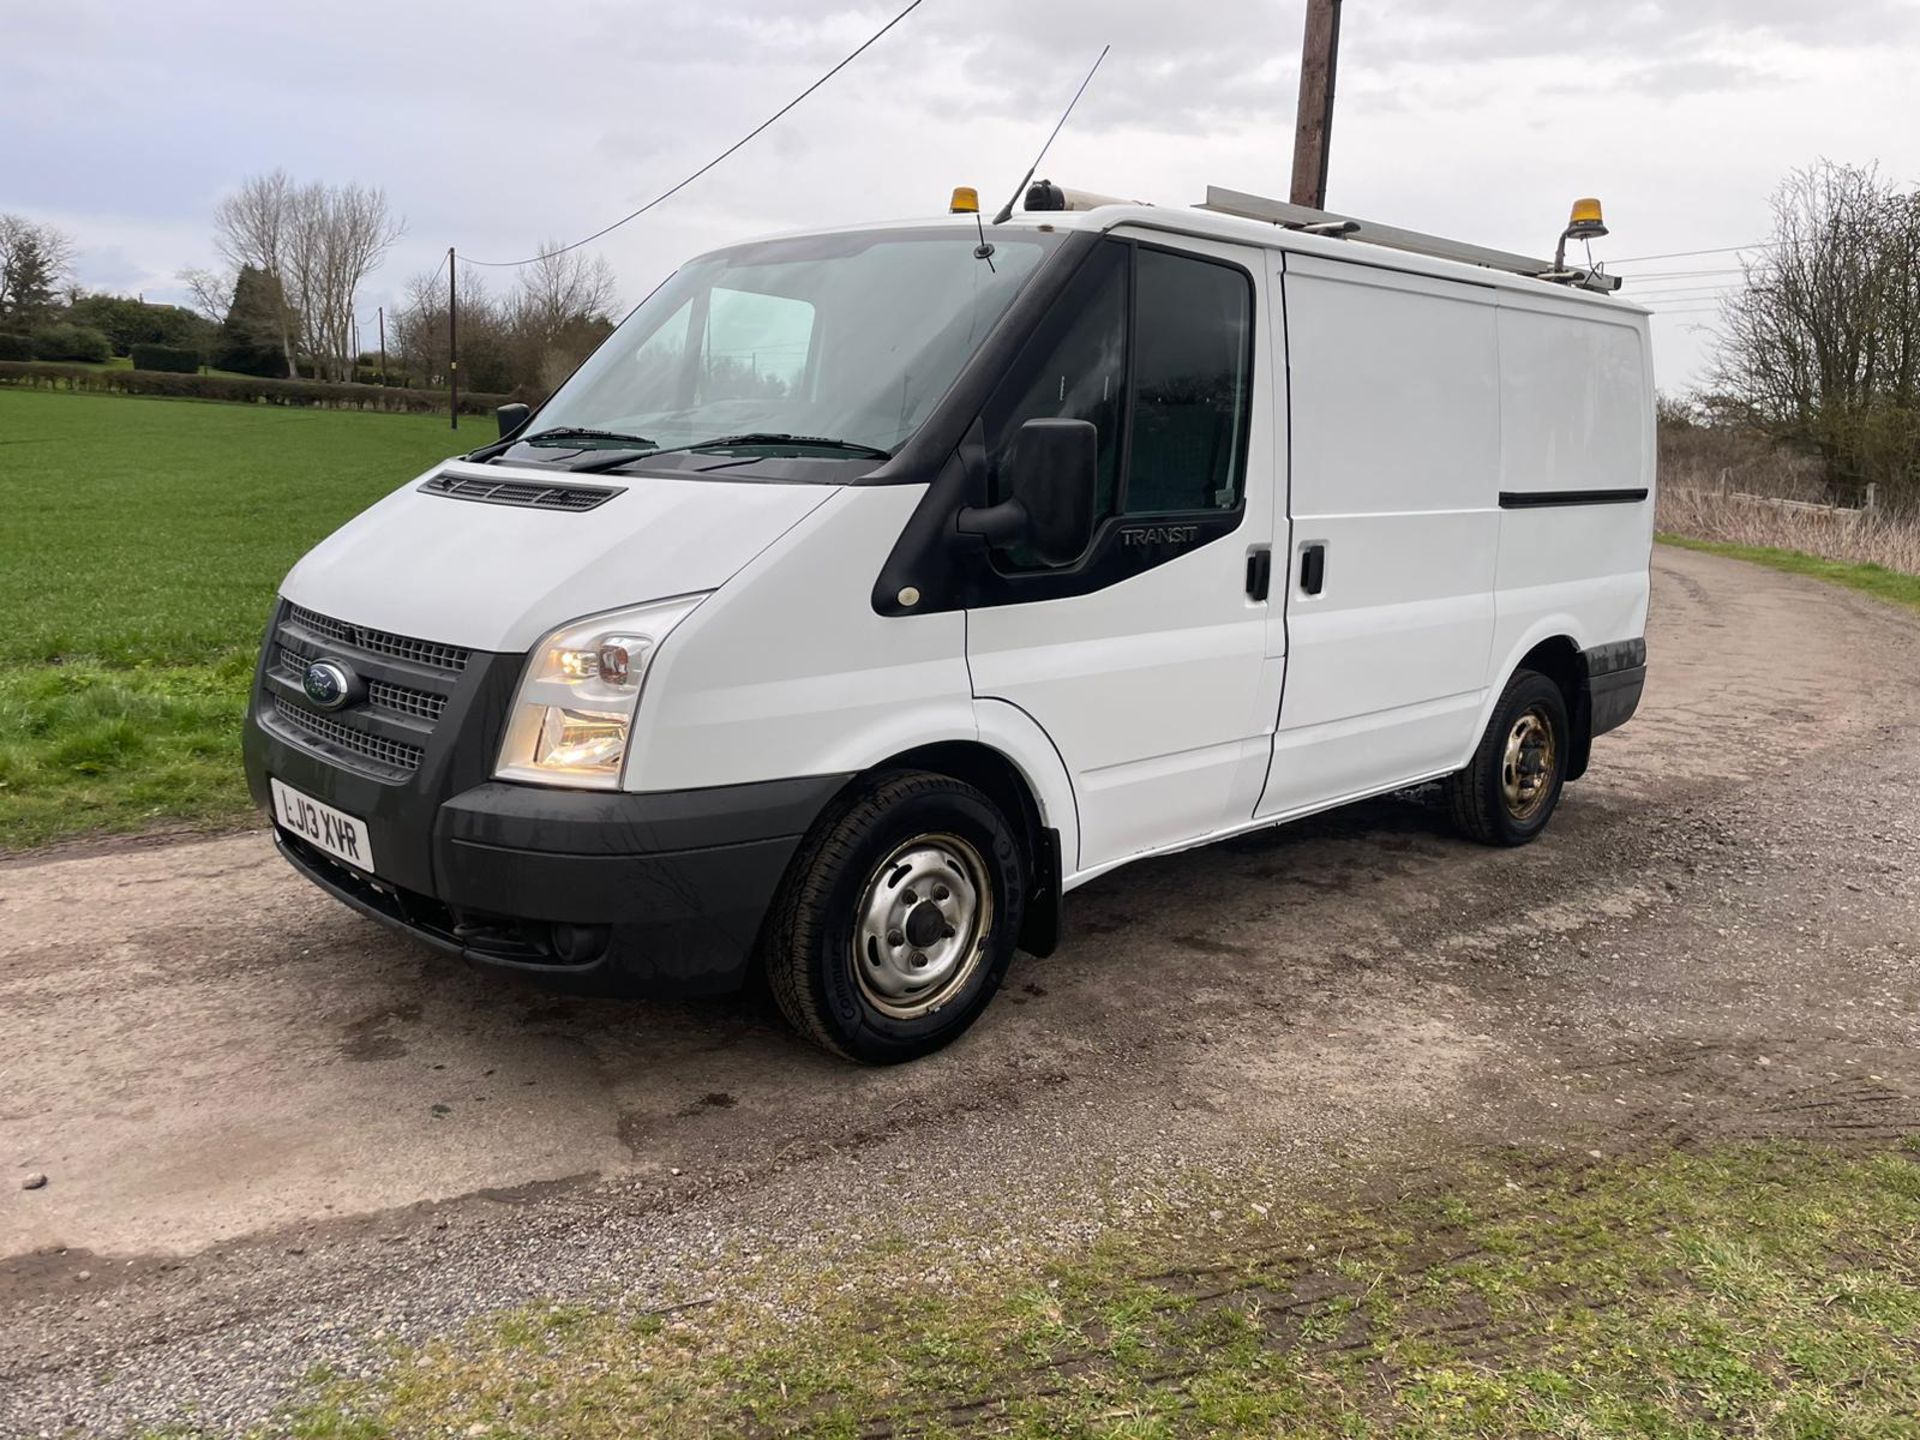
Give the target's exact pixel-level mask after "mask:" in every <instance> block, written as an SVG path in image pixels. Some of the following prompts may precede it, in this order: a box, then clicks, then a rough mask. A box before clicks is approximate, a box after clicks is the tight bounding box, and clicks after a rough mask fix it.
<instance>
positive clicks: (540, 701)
mask: <svg viewBox="0 0 1920 1440" xmlns="http://www.w3.org/2000/svg"><path fill="white" fill-rule="evenodd" d="M706 598H707V597H706V596H705V595H683V596H682V597H680V598H679V599H678V600H662V601H660V602H659V603H658V604H654V605H640V606H636V607H635V608H633V609H631V610H613V611H609V612H608V613H607V614H604V615H589V616H587V617H586V618H585V619H583V620H575V621H574V622H573V623H572V624H570V625H566V626H563V627H562V628H560V629H558V630H556V631H554V632H553V633H552V634H551V635H549V636H547V637H546V638H545V639H544V640H542V641H541V642H540V643H539V645H537V646H536V647H535V648H534V651H533V654H532V655H531V656H530V657H528V660H527V673H526V674H525V675H524V676H523V677H521V680H520V689H519V692H518V693H517V694H516V695H515V696H514V697H513V711H512V713H511V715H510V716H509V717H508V720H507V738H506V740H505V741H504V742H503V743H502V744H501V746H500V760H499V763H498V764H497V765H495V766H494V770H493V773H494V775H495V776H497V777H498V778H499V779H502V780H533V781H537V782H539V783H540V784H544V785H569V786H579V787H584V788H587V789H594V790H616V789H618V788H619V786H620V771H621V768H622V767H623V766H624V765H625V764H626V759H627V737H628V735H629V734H630V733H631V731H632V728H633V712H634V710H635V708H636V707H637V706H638V705H639V703H640V687H641V684H642V682H644V681H645V680H646V678H647V667H648V665H650V664H651V663H652V661H653V657H654V654H655V652H657V651H658V650H659V648H660V644H661V642H662V641H664V640H665V639H666V638H667V636H668V635H669V634H671V633H672V631H673V627H674V626H676V625H678V624H679V623H680V622H681V621H682V620H684V619H686V618H687V616H689V615H691V614H692V613H693V611H694V608H695V607H696V606H698V605H699V603H700V602H701V601H702V600H704V599H706Z"/></svg>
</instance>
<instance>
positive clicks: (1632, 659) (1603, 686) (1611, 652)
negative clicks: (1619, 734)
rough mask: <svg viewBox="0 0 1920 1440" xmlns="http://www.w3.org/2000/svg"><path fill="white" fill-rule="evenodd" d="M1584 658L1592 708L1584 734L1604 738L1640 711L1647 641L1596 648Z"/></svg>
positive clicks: (1628, 641) (1644, 683) (1627, 641)
mask: <svg viewBox="0 0 1920 1440" xmlns="http://www.w3.org/2000/svg"><path fill="white" fill-rule="evenodd" d="M1586 655H1587V694H1588V696H1589V697H1590V700H1589V703H1590V704H1591V705H1592V707H1593V709H1592V720H1593V723H1592V725H1591V727H1590V729H1589V731H1588V733H1589V735H1604V734H1606V733H1607V731H1609V730H1618V729H1619V728H1620V727H1621V726H1622V725H1624V724H1626V723H1627V721H1629V720H1631V719H1632V718H1633V712H1634V711H1636V710H1638V709H1639V708H1640V695H1641V692H1642V691H1644V690H1645V689H1646V686H1647V642H1646V641H1645V640H1623V641H1621V642H1619V643H1618V644H1615V645H1599V646H1595V647H1594V648H1593V649H1591V650H1589V651H1587V652H1586Z"/></svg>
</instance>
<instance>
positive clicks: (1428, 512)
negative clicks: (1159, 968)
mask: <svg viewBox="0 0 1920 1440" xmlns="http://www.w3.org/2000/svg"><path fill="white" fill-rule="evenodd" d="M1054 193H1055V194H1056V195H1058V193H1059V192H1057V191H1055V192H1054ZM1042 203H1045V202H1044V199H1043V201H1042ZM1234 208H1236V207H1234V206H1231V205H1226V204H1221V205H1216V206H1214V207H1212V208H1207V207H1202V208H1195V209H1170V208H1159V207H1153V206H1144V205H1131V204H1127V205H1122V204H1114V205H1105V204H1099V205H1095V206H1094V208H1090V209H1077V210H1076V209H1043V210H1037V211H1029V212H1027V213H1023V214H1019V215H1015V216H1014V217H1013V218H1011V219H1010V220H1008V221H1007V222H1006V223H1003V224H999V225H995V226H992V227H984V226H982V225H980V223H979V221H978V219H977V217H975V216H972V215H950V216H943V217H940V218H937V219H933V220H925V221H914V222H906V223H898V224H883V225H874V226H867V227H861V228H854V229H843V230H834V231H831V232H827V233H811V234H801V235H793V236H788V237H784V238H779V239H772V240H763V241H756V242H753V243H749V244H742V245H738V246H733V247H730V248H727V249H723V250H718V251H715V252H714V253H712V254H708V255H704V256H701V257H700V258H698V259H696V260H693V261H691V262H689V263H688V264H687V265H686V266H685V267H684V268H682V269H681V270H680V271H678V272H677V273H676V274H675V275H674V276H673V277H672V278H671V279H669V280H667V281H666V282H665V283H664V284H662V285H661V286H660V287H659V289H657V290H656V291H655V292H654V293H653V294H652V295H650V296H649V297H648V298H647V300H646V301H645V302H644V303H643V304H642V305H640V307H639V308H638V309H637V310H635V311H634V312H633V314H632V315H631V316H630V317H628V319H627V320H626V321H625V322H624V323H623V324H621V325H620V327H619V328H618V329H617V330H616V331H615V332H614V334H613V335H612V336H611V337H610V338H609V339H608V340H607V341H606V342H605V344H603V345H602V346H601V347H600V349H599V350H598V351H597V352H596V353H595V354H594V355H593V356H592V357H591V358H590V359H589V360H588V361H587V362H586V363H585V364H584V365H583V366H582V367H581V368H580V370H579V371H578V372H577V373H576V374H575V375H574V376H573V377H572V378H571V379H570V380H569V381H568V382H567V383H566V384H565V385H563V386H562V387H561V388H560V390H559V391H558V392H557V393H556V394H554V396H553V397H552V398H551V399H550V400H548V401H547V402H546V403H545V404H544V405H542V406H540V407H539V408H538V410H537V411H535V412H534V413H533V414H531V415H530V416H525V415H519V414H513V415H509V416H507V417H505V418H504V420H503V423H504V424H507V425H510V426H512V427H513V429H512V433H511V434H510V435H508V436H506V437H505V438H503V439H502V440H501V441H500V442H498V443H495V444H490V445H488V446H486V447H485V448H483V449H480V450H476V451H474V452H473V453H471V454H469V455H466V456H465V457H463V458H459V459H454V460H450V461H448V462H446V463H444V464H440V465H436V466H434V467H432V469H431V470H430V471H429V472H428V473H426V474H425V475H422V476H419V477H417V478H414V479H410V480H407V481H406V482H405V483H403V484H401V485H400V486H399V488H398V489H396V490H395V491H394V492H393V493H392V494H391V495H389V496H388V497H387V498H386V499H384V500H382V501H380V502H379V503H378V504H376V505H374V506H373V507H372V508H371V509H369V510H367V511H366V512H365V513H364V514H362V515H360V516H359V517H358V518H356V519H354V520H353V521H351V522H350V523H348V524H347V525H346V526H344V527H343V528H341V529H340V530H339V531H337V532H336V533H335V534H333V535H332V536H331V537H329V538H328V539H327V540H325V541H324V542H323V543H321V544H320V545H319V546H317V547H316V548H315V549H314V550H312V551H311V552H310V553H309V554H308V555H306V557H305V558H303V559H302V560H301V561H300V562H299V564H298V565H297V566H295V568H294V569H293V571H292V572H291V573H290V574H289V575H288V576H287V577H286V580H285V582H284V584H283V586H282V588H281V593H280V598H279V602H278V605H277V608H276V610H275V613H274V615H273V617H272V621H271V624H270V627H269V630H268V633H267V637H266V641H265V645H264V648H263V651H262V654H261V659H260V665H259V671H258V676H257V681H256V684H255V687H254V691H253V696H252V701H251V704H250V707H249V713H248V717H247V721H246V765H247V771H248V777H249V781H250V783H251V787H252V791H253V795H254V798H255V800H256V801H257V803H258V804H259V805H261V806H262V807H263V809H264V810H265V811H266V813H267V814H268V815H269V816H270V817H271V819H272V822H273V827H274V837H275V840H276V842H277V844H278V846H279V848H280V850H281V852H282V854H284V855H285V857H286V858H287V860H288V861H289V862H290V863H291V864H292V865H293V866H294V867H295V868H296V869H297V870H299V871H300V872H301V873H302V874H304V875H306V876H307V877H308V878H309V879H311V880H313V881H314V882H315V883H317V884H319V885H320V886H322V887H323V888H325V889H326V890H328V891H330V892H331V893H332V894H333V895H335V896H337V897H338V898H339V899H341V900H342V901H344V902H345V903H347V904H348V905H351V906H353V907H354V908H356V909H358V910H360V911H362V912H364V913H365V914H368V915H370V916H372V917H374V918H375V919H377V920H379V921H381V922H383V923H385V924H388V925H390V926H393V927H395V928H397V929H400V930H403V931H405V932H406V933H408V934H411V935H414V936H416V937H419V938H420V939H422V940H424V941H426V942H428V943H429V944H432V945H435V946H438V947H440V948H441V949H443V950H445V951H448V952H451V953H454V954H457V955H460V956H463V957H465V958H466V959H467V960H469V961H472V962H475V963H478V964H482V965H487V966H495V967H501V968H505V969H512V970H520V971H528V972H535V973H539V974H542V975H547V976H555V977H568V978H570V979H572V980H574V981H576V982H584V983H590V984H595V985H599V984H606V985H618V986H621V987H639V988H643V989H646V990H649V991H652V992H654V993H662V992H666V993H676V994H705V993H713V992H717V991H724V990H728V989H731V988H734V987H738V986H739V985H741V984H742V983H743V982H744V981H745V980H746V979H747V978H748V977H749V976H750V975H751V974H753V973H755V971H756V969H758V970H759V971H761V972H763V973H764V975H765V979H766V982H767V983H768V985H769V987H770V988H771V991H772V993H773V995H774V996H775V997H776V999H777V1000H778V1002H779V1005H780V1007H781V1008H782V1010H783V1011H784V1013H785V1014H786V1016H787V1017H788V1018H789V1019H790V1020H791V1021H792V1023H793V1024H794V1025H795V1026H796V1027H797V1028H798V1029H799V1030H800V1031H801V1032H802V1033H804V1034H805V1035H807V1036H808V1037H810V1038H811V1039H812V1040H814V1041H816V1042H818V1043H819V1044H821V1045H824V1046H827V1047H829V1048H830V1049H832V1050H834V1051H837V1052H839V1053H841V1054H844V1055H847V1056H850V1057H853V1058H856V1059H859V1060H863V1061H892V1060H901V1059H907V1058H910V1057H913V1056H916V1055H920V1054H923V1053H925V1052H927V1051H929V1050H931V1049H933V1048H935V1047H937V1046H940V1045H942V1044H944V1043H946V1042H947V1041H949V1040H951V1039H952V1038H953V1037H954V1036H956V1035H958V1034H959V1033H960V1032H961V1031H963V1030H965V1029H966V1028H967V1026H969V1025H970V1024H971V1023H972V1022H973V1021H974V1020H975V1019H976V1018H977V1017H978V1016H979V1014H980V1013H981V1011H982V1010H983V1009H984V1007H985V1006H986V1005H987V1003H988V1001H989V1000H990V999H991V997H992V996H993V994H994V992H995V990H996V989H997V988H998V987H999V985H1000V984H1001V982H1002V978H1003V976H1004V975H1005V974H1006V971H1007V968H1008V965H1009V963H1010V961H1011V960H1012V958H1013V953H1014V951H1015V949H1016V948H1024V949H1026V950H1027V951H1029V952H1031V953H1033V954H1036V955H1045V954H1047V953H1048V952H1049V951H1050V950H1051V949H1052V948H1053V947H1054V945H1055V943H1056V940H1057V939H1058V937H1059V936H1060V934H1061V932H1062V928H1063V907H1062V901H1063V898H1064V896H1065V895H1066V894H1067V893H1068V892H1069V891H1071V890H1072V889H1073V888H1074V887H1076V886H1078V885H1081V884H1084V883H1085V882H1087V881H1089V880H1091V879H1093V878H1094V877H1095V876H1098V875H1102V874H1105V873H1106V872H1107V871H1109V870H1112V869H1114V868H1115V867H1117V866H1121V865H1125V864H1127V863H1128V862H1130V861H1134V860H1140V859H1143V858H1145V857H1148V856H1152V855H1161V854H1166V853H1168V852H1170V851H1176V850H1181V849H1185V848H1187V847H1191V846H1197V845H1202V844H1205V843H1207V842H1209V841H1213V840H1218V839H1220V838H1222V837H1225V836H1231V835H1236V834H1240V833H1242V832H1245V831H1248V830H1251V829H1254V828H1257V827H1261V826H1268V825H1274V824H1277V823H1281V822H1285V821H1288V820H1292V819H1294V818H1296V817H1299V816H1303V815H1308V814H1311V813H1313V812H1316V811H1321V810H1325V809H1327V808H1329V807H1331V806H1336V805H1342V804H1346V803H1348V802H1350V801H1353V800H1357V799H1360V798H1362V797H1365V796H1370V795H1377V794H1381V793H1383V792H1388V791H1394V790H1400V789H1404V788H1407V787H1411V786H1414V785H1417V784H1420V783H1422V782H1428V781H1440V782H1442V783H1443V784H1444V787H1445V794H1446V796H1447V802H1448V804H1449V805H1450V807H1451V811H1452V814H1453V816H1454V817H1455V818H1456V820H1457V821H1458V823H1459V825H1460V827H1461V829H1462V830H1463V831H1464V832H1465V833H1466V834H1467V835H1468V836H1470V837H1471V838H1473V839H1475V840H1478V841H1483V842H1487V843H1490V844H1496V845H1518V844H1522V843H1525V842H1527V841H1530V840H1532V839H1534V838H1535V837H1536V836H1538V835H1539V834H1540V832H1541V831H1542V830H1543V829H1544V828H1545V827H1546V825H1547V823H1548V821H1549V820H1550V818H1551V817H1552V815H1553V813H1554V810H1555V807H1556V805H1557V804H1558V803H1559V802H1560V800H1561V795H1562V788H1563V786H1565V785H1566V784H1567V783H1568V782H1571V781H1573V780H1576V779H1578V778H1579V776H1580V775H1581V773H1582V772H1583V771H1584V770H1585V769H1586V767H1587V764H1588V759H1589V755H1590V750H1591V746H1592V742H1593V739H1594V737H1595V736H1597V735H1599V734H1601V733H1603V732H1604V731H1606V730H1608V729H1611V728H1612V727H1614V726H1617V725H1619V724H1621V723H1622V722H1624V721H1625V720H1626V719H1627V718H1628V717H1629V716H1630V715H1631V714H1632V713H1633V710H1634V708H1635V706H1636V704H1637V703H1638V700H1639V697H1640V692H1641V687H1642V684H1643V679H1644V675H1645V663H1646V650H1645V644H1644V639H1643V636H1644V631H1645V622H1646V614H1647V594H1648V563H1649V553H1650V546H1651V543H1652V536H1653V486H1654V427H1653V390H1652V379H1651V367H1650V361H1649V348H1648V326H1647V314H1646V312H1645V311H1644V310H1642V309H1641V308H1639V307H1636V306H1634V305H1631V304H1629V303H1626V302H1624V301H1622V300H1620V299H1618V298H1617V297H1614V296H1612V295H1610V294H1607V293H1603V292H1602V291H1601V290H1600V289H1599V288H1598V287H1595V286H1593V285H1589V284H1585V283H1579V282H1581V281H1583V280H1590V279H1591V278H1592V277H1590V276H1585V275H1584V274H1583V273H1576V272H1565V271H1564V269H1563V268H1562V269H1557V270H1553V271H1547V272H1545V278H1539V277H1538V276H1536V275H1533V274H1527V273H1518V272H1519V271H1520V270H1522V269H1523V268H1524V267H1519V266H1504V267H1503V266H1502V265H1500V264H1497V263H1483V262H1482V260H1481V259H1480V255H1479V252H1474V253H1472V254H1469V255H1468V256H1467V258H1450V257H1449V255H1448V254H1447V253H1446V250H1445V247H1444V246H1436V247H1429V248H1427V249H1425V250H1423V248H1422V247H1420V246H1418V245H1408V244H1405V243H1396V239H1395V237H1400V238H1401V239H1404V232H1391V233H1390V234H1388V235H1387V236H1386V238H1385V239H1384V240H1383V241H1382V242H1381V243H1373V244H1370V243H1368V240H1369V238H1370V236H1369V234H1368V231H1367V229H1366V227H1364V226H1361V227H1357V228H1356V227H1355V226H1354V224H1353V222H1344V223H1343V224H1339V225H1336V224H1325V225H1313V226H1306V227H1302V226H1300V225H1299V224H1297V223H1288V222H1287V221H1286V219H1285V217H1282V219H1281V221H1280V223H1275V222H1274V221H1273V220H1269V219H1265V218H1260V211H1259V210H1258V208H1257V207H1250V206H1246V205H1242V206H1239V207H1237V208H1238V209H1239V210H1240V211H1241V212H1242V213H1237V214H1230V213H1223V212H1224V211H1226V210H1229V209H1234ZM1276 208H1278V209H1282V210H1284V209H1285V207H1276ZM1249 212H1250V213H1249ZM1309 213H1312V212H1309ZM1487 253H1491V252H1487ZM1543 268H1544V267H1543ZM1166 983H1167V984H1169V985H1176V984H1179V983H1180V981H1179V979H1178V977H1177V976H1174V975H1171V974H1170V975H1169V976H1168V977H1167V982H1166Z"/></svg>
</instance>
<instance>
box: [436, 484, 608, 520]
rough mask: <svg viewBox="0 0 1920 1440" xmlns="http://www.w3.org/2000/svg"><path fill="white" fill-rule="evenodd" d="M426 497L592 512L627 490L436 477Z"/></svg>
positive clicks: (600, 486)
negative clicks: (435, 496) (436, 496)
mask: <svg viewBox="0 0 1920 1440" xmlns="http://www.w3.org/2000/svg"><path fill="white" fill-rule="evenodd" d="M420 491H421V493H422V494H424V495H445V496H446V497H447V498H448V499H450V500H478V501H479V502H480V503H481V504H483V505H520V506H524V507H525V508H526V509H528V510H570V511H581V510H591V509H593V508H594V507H595V506H598V505H604V504H606V503H607V501H609V500H611V499H612V498H613V497H614V496H616V495H624V494H625V493H626V488H625V487H624V486H603V485H543V484H541V483H540V482H539V481H537V480H487V479H482V478H480V477H477V476H473V475H436V476H434V477H433V479H431V480H429V481H427V483H426V484H424V485H422V486H421V487H420Z"/></svg>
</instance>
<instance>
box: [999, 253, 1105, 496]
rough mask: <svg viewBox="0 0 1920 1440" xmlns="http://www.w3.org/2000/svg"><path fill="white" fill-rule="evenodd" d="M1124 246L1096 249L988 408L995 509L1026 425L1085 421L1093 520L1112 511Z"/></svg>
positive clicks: (1041, 325)
mask: <svg viewBox="0 0 1920 1440" xmlns="http://www.w3.org/2000/svg"><path fill="white" fill-rule="evenodd" d="M1129 248H1130V247H1128V246H1126V245H1122V244H1116V243H1106V244H1102V245H1101V246H1100V248H1099V249H1098V250H1096V251H1095V252H1094V254H1093V255H1092V257H1091V258H1089V259H1088V261H1087V263H1086V264H1084V265H1082V266H1081V267H1080V272H1079V273H1078V274H1077V275H1075V276H1074V277H1073V281H1072V283H1071V284H1069V285H1068V287H1067V289H1066V290H1065V292H1064V293H1062V295H1061V296H1060V298H1059V300H1058V301H1056V302H1055V303H1054V305H1053V308H1052V309H1051V310H1049V311H1048V312H1047V317H1046V318H1045V319H1044V320H1042V321H1041V322H1040V325H1039V327H1038V329H1036V330H1035V331H1034V334H1033V337H1032V338H1031V339H1030V340H1029V341H1028V342H1027V346H1026V349H1025V350H1024V351H1023V352H1022V353H1021V356H1020V359H1019V361H1017V362H1016V364H1015V366H1014V371H1013V374H1012V375H1011V376H1010V377H1009V382H1010V383H1007V384H1004V385H1001V386H1000V387H999V389H998V390H997V392H996V393H995V395H994V397H993V399H992V400H990V401H989V402H988V404H987V408H986V413H985V415H984V417H983V418H984V420H985V422H986V431H987V448H988V473H989V477H990V483H991V493H992V497H993V503H995V504H997V503H999V502H1000V501H1002V500H1004V499H1006V498H1007V494H1006V486H1005V478H1004V477H1005V476H1006V474H1007V461H1008V459H1009V458H1010V457H1011V456H1012V454H1013V446H1014V441H1015V439H1016V437H1017V436H1018V435H1019V434H1020V427H1021V426H1022V425H1024V424H1026V422H1027V421H1029V420H1041V419H1047V420H1051V419H1059V420H1090V421H1092V422H1093V425H1094V428H1095V429H1097V430H1098V431H1099V432H1100V465H1099V477H1100V479H1099V489H1098V501H1097V503H1096V505H1095V507H1094V513H1095V514H1096V515H1110V514H1112V513H1113V508H1114V497H1115V495H1116V494H1117V493H1118V489H1119V478H1120V448H1121V444H1122V441H1123V432H1122V430H1121V419H1122V415H1123V413H1124V407H1123V406H1122V404H1121V397H1122V396H1123V395H1124V394H1125V393H1126V386H1127V366H1126V352H1127V262H1128V250H1129Z"/></svg>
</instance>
